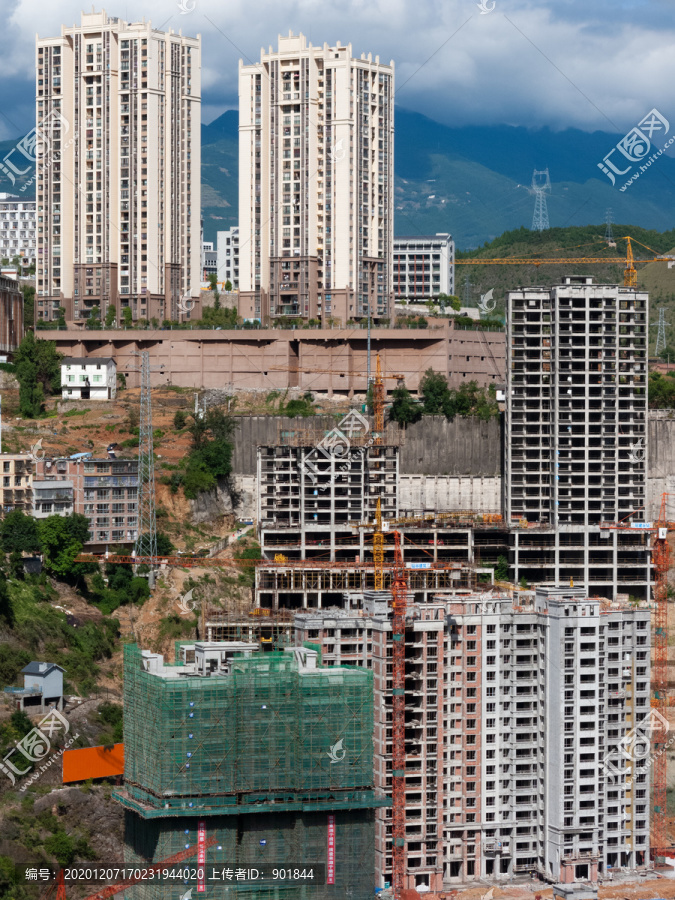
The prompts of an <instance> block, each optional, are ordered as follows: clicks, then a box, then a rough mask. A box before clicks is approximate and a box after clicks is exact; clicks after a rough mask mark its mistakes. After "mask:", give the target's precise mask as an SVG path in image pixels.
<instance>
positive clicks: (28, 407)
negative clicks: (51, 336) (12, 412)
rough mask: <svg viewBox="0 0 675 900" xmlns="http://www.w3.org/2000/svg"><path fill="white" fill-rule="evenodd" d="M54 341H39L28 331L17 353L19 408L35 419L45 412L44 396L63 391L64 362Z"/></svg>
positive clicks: (15, 360)
mask: <svg viewBox="0 0 675 900" xmlns="http://www.w3.org/2000/svg"><path fill="white" fill-rule="evenodd" d="M62 359H63V354H62V353H58V352H57V350H56V344H55V343H54V342H53V341H42V340H37V339H36V337H35V334H34V333H33V332H32V331H29V332H28V333H27V334H26V336H25V337H24V339H23V340H22V341H21V344H20V345H19V347H18V349H17V351H16V353H15V354H14V364H15V366H16V377H17V380H18V382H19V409H20V412H21V415H22V416H27V417H29V418H31V419H34V418H35V417H36V416H39V415H40V413H41V411H42V403H43V401H44V397H45V395H47V396H48V395H50V394H54V393H56V392H57V391H59V390H61V360H62Z"/></svg>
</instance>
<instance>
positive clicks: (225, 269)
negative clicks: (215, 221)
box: [216, 226, 239, 290]
mask: <svg viewBox="0 0 675 900" xmlns="http://www.w3.org/2000/svg"><path fill="white" fill-rule="evenodd" d="M216 246H217V263H216V264H217V268H218V283H219V284H221V283H222V284H226V283H227V282H228V281H229V282H230V284H231V285H232V287H233V288H234V289H235V290H238V288H239V229H238V228H237V227H236V226H233V227H232V228H229V229H228V230H227V231H219V232H218V239H217V245H216Z"/></svg>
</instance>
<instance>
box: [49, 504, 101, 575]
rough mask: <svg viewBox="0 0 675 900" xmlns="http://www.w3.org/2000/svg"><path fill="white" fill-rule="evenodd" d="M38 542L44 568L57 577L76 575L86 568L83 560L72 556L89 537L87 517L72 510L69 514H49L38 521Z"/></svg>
mask: <svg viewBox="0 0 675 900" xmlns="http://www.w3.org/2000/svg"><path fill="white" fill-rule="evenodd" d="M38 533H39V535H40V545H41V549H42V552H43V554H44V563H43V565H44V568H45V569H46V570H47V571H48V572H50V573H51V574H53V575H57V576H59V577H62V578H63V577H69V578H72V577H73V576H74V577H75V578H78V577H80V576H82V575H84V574H85V573H86V572H87V571H88V566H87V564H86V563H84V564H83V563H76V562H75V557H76V556H77V555H78V554H80V553H81V552H82V547H83V545H84V544H85V543H86V541H87V540H89V520H88V519H87V518H86V516H83V515H80V514H79V513H73V514H72V515H70V516H48V517H47V518H46V519H42V520H41V521H40V522H38Z"/></svg>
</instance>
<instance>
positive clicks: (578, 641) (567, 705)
mask: <svg viewBox="0 0 675 900" xmlns="http://www.w3.org/2000/svg"><path fill="white" fill-rule="evenodd" d="M409 574H412V573H409ZM390 600H391V598H390V594H389V592H387V591H382V592H373V591H368V592H366V594H365V596H364V600H363V606H362V608H361V609H359V610H346V609H321V610H305V611H302V612H298V613H296V615H295V643H296V645H297V646H302V645H303V644H306V643H310V644H311V645H312V646H318V647H319V648H320V649H321V659H322V662H323V664H324V665H325V666H332V665H336V666H345V665H350V666H359V667H362V668H369V669H372V671H373V678H374V707H375V716H374V722H375V731H374V747H375V755H374V761H375V783H376V785H377V786H379V787H380V788H381V789H382V790H383V791H385V792H387V791H390V790H391V753H392V719H391V690H392V678H393V670H392V657H393V650H392V637H391V619H390V611H389V606H390ZM410 600H411V603H410V604H409V607H408V611H407V617H406V634H405V641H406V653H405V673H406V680H405V713H406V719H405V748H406V847H405V851H406V871H407V875H406V878H407V883H406V887H408V888H414V889H417V890H420V889H421V890H423V891H424V890H438V891H440V890H443V889H446V890H447V889H451V888H452V887H456V886H458V885H462V884H469V885H470V884H471V883H477V882H479V881H482V882H485V881H488V882H493V883H496V884H498V883H510V882H512V881H513V879H514V878H517V877H519V876H521V877H529V876H531V875H538V876H540V877H542V878H545V879H546V880H549V881H558V882H563V883H572V882H577V881H589V880H590V881H597V879H598V876H601V877H603V876H606V875H607V874H608V873H609V872H611V870H612V869H616V868H617V867H624V868H627V869H629V870H639V869H641V868H644V867H645V866H646V865H648V862H649V797H648V795H649V790H648V775H647V773H648V768H647V761H646V760H644V759H643V760H639V759H637V760H635V761H633V762H630V761H629V762H626V751H625V748H626V746H630V745H631V738H632V736H633V735H635V734H636V733H639V732H640V728H641V725H642V728H643V729H644V730H646V731H647V733H648V725H645V724H644V720H645V718H646V717H648V715H649V710H650V707H649V668H650V661H649V660H650V646H649V640H650V637H649V634H650V632H649V618H650V612H649V609H648V608H646V607H644V608H635V607H634V606H632V605H630V604H628V603H621V602H619V601H610V600H604V599H598V598H597V597H596V598H592V599H589V598H588V597H587V596H586V592H585V591H584V590H583V589H571V588H554V587H543V588H541V589H537V591H536V592H532V591H515V592H510V591H508V592H507V591H499V590H496V589H491V590H489V591H486V592H484V593H476V592H464V593H463V594H462V593H459V592H458V593H457V594H455V595H454V596H451V595H449V594H447V593H445V592H443V593H439V594H437V595H436V597H435V598H433V599H432V600H431V601H430V602H428V603H425V604H416V603H413V602H412V593H411V594H410ZM643 733H644V731H643ZM390 812H391V811H390V810H388V809H386V808H383V809H380V810H379V811H378V812H377V817H376V824H375V838H376V843H375V847H376V885H377V886H380V887H383V886H384V884H385V883H386V882H388V881H389V882H390V881H391V828H390Z"/></svg>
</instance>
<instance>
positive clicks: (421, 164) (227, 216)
mask: <svg viewBox="0 0 675 900" xmlns="http://www.w3.org/2000/svg"><path fill="white" fill-rule="evenodd" d="M395 129H396V134H395V156H394V169H395V194H394V196H395V204H394V205H395V216H394V230H395V233H396V234H397V235H406V234H407V235H416V234H429V233H432V234H433V233H435V232H450V233H451V234H452V235H453V236H454V238H455V243H456V245H457V248H458V249H462V250H469V249H473V248H476V247H478V246H480V245H481V244H483V243H486V242H489V241H491V240H493V239H494V238H496V237H497V236H498V235H500V234H502V233H503V232H504V231H508V230H512V229H516V228H519V227H521V226H525V227H528V228H529V227H530V226H531V224H532V213H533V209H534V196H533V194H532V192H531V189H530V188H531V183H532V174H533V170H534V169H539V170H543V169H546V168H548V170H549V173H550V179H551V191H550V193H549V194H548V196H547V205H548V214H549V220H550V224H551V226H552V227H564V226H568V225H580V226H581V225H588V224H596V225H597V224H599V223H602V222H603V221H604V220H605V216H606V211H607V209H608V208H611V209H612V213H613V219H614V221H615V222H631V223H633V224H634V225H638V226H641V227H643V228H647V229H655V230H657V231H666V230H668V229H670V228H672V227H673V225H674V224H675V215H674V212H673V210H674V209H675V158H673V157H672V156H666V155H665V154H664V155H662V156H661V157H659V158H658V159H656V160H655V161H654V162H653V164H652V165H651V166H650V167H649V169H648V170H647V171H646V172H644V173H643V174H641V175H640V177H639V179H638V180H636V181H635V182H634V183H633V184H631V185H630V186H629V187H628V188H627V189H626V190H625V191H621V190H620V188H621V187H622V185H623V184H624V183H625V181H624V179H628V178H629V177H630V175H631V174H633V173H634V172H636V171H637V169H638V165H637V164H636V165H633V167H632V168H631V169H630V171H629V172H628V173H627V174H626V175H625V176H620V175H617V176H616V179H617V184H616V186H612V184H611V183H610V181H609V180H608V178H607V177H606V175H604V174H603V173H602V172H601V170H600V169H599V168H598V163H601V162H602V161H603V158H604V157H605V156H606V155H607V154H608V153H609V152H610V151H611V150H612V148H613V147H615V146H616V144H617V141H618V140H619V139H620V138H621V137H622V135H617V134H611V133H609V132H603V131H595V132H592V133H588V132H584V131H579V130H577V129H567V130H565V131H560V132H553V131H551V130H549V129H547V128H544V129H528V128H524V127H515V126H509V125H485V126H466V127H461V128H453V127H449V126H446V125H442V124H440V123H439V122H435V121H434V120H432V119H429V118H427V117H426V116H422V115H420V114H419V113H415V112H411V111H409V110H406V109H402V108H397V110H396V117H395ZM237 139H238V113H237V111H236V110H230V111H228V112H225V113H223V115H221V116H219V117H218V118H217V119H216V120H215V121H213V122H211V124H209V125H202V212H203V216H204V238H205V240H215V237H216V232H217V231H220V230H224V229H227V228H229V227H230V226H231V225H235V224H236V223H237V218H238V216H237V205H238V204H237V194H238V181H237V179H238V146H237V143H238V141H237ZM661 143H663V139H662V141H661ZM13 145H14V142H13V141H4V142H2V143H0V160H1V159H2V158H3V157H4V155H5V154H6V153H7V152H8V151H9V150H11V148H12V146H13ZM620 158H621V159H623V160H624V161H625V166H624V168H625V167H628V165H629V163H628V161H627V160H625V157H620ZM618 159H619V155H618V153H615V154H614V156H613V160H615V161H616V162H618ZM26 177H28V176H26ZM20 183H21V180H20V179H19V180H17V185H16V186H15V187H13V186H12V185H11V183H10V182H9V180H8V178H7V175H6V174H5V173H3V172H1V171H0V191H10V192H12V191H14V192H16V190H17V187H18V186H19V185H20ZM29 193H30V189H29V190H27V191H26V192H25V195H26V196H28V195H29Z"/></svg>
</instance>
